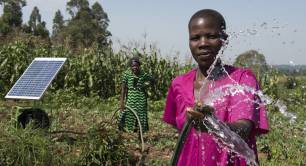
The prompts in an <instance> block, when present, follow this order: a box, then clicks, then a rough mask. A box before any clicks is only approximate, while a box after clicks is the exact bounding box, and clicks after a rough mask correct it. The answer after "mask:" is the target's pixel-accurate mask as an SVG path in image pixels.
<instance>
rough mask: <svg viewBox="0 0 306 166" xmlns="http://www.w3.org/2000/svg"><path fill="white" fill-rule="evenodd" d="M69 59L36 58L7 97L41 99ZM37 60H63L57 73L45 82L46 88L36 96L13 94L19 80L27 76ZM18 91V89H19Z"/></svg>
mask: <svg viewBox="0 0 306 166" xmlns="http://www.w3.org/2000/svg"><path fill="white" fill-rule="evenodd" d="M66 60H67V58H35V59H34V60H33V61H32V62H31V64H30V65H29V66H28V67H27V69H26V70H25V71H24V73H23V74H22V75H21V76H20V77H19V79H18V80H17V81H16V82H15V84H14V86H13V87H12V88H11V89H10V91H9V92H8V93H7V95H6V96H5V98H6V99H32V100H39V99H40V98H41V97H42V96H43V94H44V92H45V91H46V90H47V88H48V87H49V86H50V84H51V82H52V81H53V79H54V78H55V76H56V75H57V74H58V72H59V71H60V69H61V68H62V66H63V65H64V63H65V61H66ZM37 61H49V62H50V61H51V62H52V61H61V63H60V65H59V67H58V68H57V69H56V71H55V73H54V74H53V75H52V77H50V78H49V80H48V82H47V84H45V86H44V88H43V89H42V91H41V93H40V95H36V96H27V95H11V93H12V92H13V90H15V87H17V86H18V84H19V82H21V81H22V79H23V78H24V77H25V76H26V74H27V73H28V72H29V71H30V69H31V67H32V65H33V64H34V63H35V62H37ZM17 91H18V90H17Z"/></svg>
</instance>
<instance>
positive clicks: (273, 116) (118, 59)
mask: <svg viewBox="0 0 306 166" xmlns="http://www.w3.org/2000/svg"><path fill="white" fill-rule="evenodd" d="M42 54H44V55H49V56H52V57H67V58H68V62H67V63H66V64H65V65H64V68H63V69H62V71H61V72H60V73H59V75H58V76H57V77H56V79H55V80H54V82H53V83H52V85H51V87H50V88H49V89H48V90H47V92H46V93H45V95H44V96H43V98H42V100H40V101H35V102H34V101H25V100H20V101H17V100H6V99H4V96H5V94H6V93H7V92H8V90H9V89H10V87H11V86H12V85H13V83H14V82H15V81H16V79H17V78H19V76H20V74H22V72H23V71H24V69H25V68H26V66H27V65H28V64H29V63H30V61H31V60H32V59H33V58H34V57H38V56H39V55H42ZM130 56H132V53H131V51H129V50H125V51H122V52H119V53H113V52H112V51H110V50H109V51H107V50H106V51H103V52H99V51H97V50H85V51H84V52H81V53H80V55H78V56H75V55H73V54H72V53H71V52H69V51H67V50H65V49H61V48H52V49H51V50H48V49H43V48H36V49H29V48H28V46H27V45H26V43H22V42H15V43H11V44H8V45H5V46H2V47H1V48H0V76H1V80H0V94H1V100H0V156H1V157H0V165H42V166H45V165H135V164H136V165H137V164H140V165H141V164H144V165H167V164H168V163H169V160H170V158H171V155H172V153H173V150H174V146H175V144H176V140H177V138H178V133H177V131H176V129H174V128H173V127H171V126H168V125H166V124H165V123H163V122H162V120H161V116H162V113H163V108H164V104H165V95H166V93H167V88H168V85H169V84H170V81H171V79H172V78H174V77H175V76H176V75H178V74H180V73H183V72H185V71H187V70H188V69H190V68H191V64H185V65H179V63H178V62H177V61H176V60H175V59H166V58H161V56H160V55H159V54H158V52H156V51H155V50H154V49H151V50H146V51H143V52H141V53H140V56H141V58H143V61H144V62H145V63H144V64H143V69H144V70H147V71H148V72H150V73H152V75H153V77H155V78H156V79H157V80H158V82H157V88H156V89H149V127H150V131H149V132H147V133H144V135H143V139H144V151H143V152H142V151H141V146H142V145H141V142H140V141H139V136H138V135H137V134H136V133H132V132H125V133H123V132H120V131H119V130H118V127H117V125H118V122H117V117H118V112H117V109H118V103H119V101H118V100H119V87H120V77H121V73H122V72H123V70H124V69H125V68H126V66H125V64H126V60H127V59H128V57H130ZM258 79H259V81H260V83H261V87H262V89H263V92H264V93H265V94H266V95H268V96H270V97H271V98H272V99H273V100H274V102H272V103H271V104H270V105H267V109H268V117H269V121H270V132H269V134H267V135H263V136H260V137H258V143H257V144H258V152H259V158H260V163H261V165H271V166H272V165H273V166H274V165H300V166H302V165H305V164H306V157H305V156H306V147H305V146H306V124H305V123H306V122H305V121H306V119H305V117H306V111H305V110H306V93H305V91H306V89H305V86H306V85H305V82H306V76H303V75H300V76H286V75H283V74H280V73H278V72H271V73H268V74H266V75H265V76H264V77H263V76H262V77H260V76H259V78H258ZM292 85H293V86H292ZM278 99H279V100H281V101H282V102H283V103H284V104H285V105H286V106H287V111H288V112H290V113H294V114H296V117H297V118H296V121H295V122H293V123H290V122H289V120H290V119H289V118H288V117H286V116H284V115H283V114H282V113H280V111H279V109H278V108H277V107H276V106H275V105H274V104H275V101H276V100H278ZM27 107H36V108H40V109H43V110H44V111H45V112H47V114H48V116H49V118H50V124H51V125H50V127H49V128H48V129H32V126H31V125H28V126H27V127H26V128H25V129H23V128H21V127H20V126H19V125H18V124H17V117H18V115H19V114H20V110H21V109H22V108H27Z"/></svg>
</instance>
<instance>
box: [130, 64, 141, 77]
mask: <svg viewBox="0 0 306 166" xmlns="http://www.w3.org/2000/svg"><path fill="white" fill-rule="evenodd" d="M131 69H132V72H133V73H134V74H139V71H140V65H139V63H138V62H136V61H132V64H131Z"/></svg>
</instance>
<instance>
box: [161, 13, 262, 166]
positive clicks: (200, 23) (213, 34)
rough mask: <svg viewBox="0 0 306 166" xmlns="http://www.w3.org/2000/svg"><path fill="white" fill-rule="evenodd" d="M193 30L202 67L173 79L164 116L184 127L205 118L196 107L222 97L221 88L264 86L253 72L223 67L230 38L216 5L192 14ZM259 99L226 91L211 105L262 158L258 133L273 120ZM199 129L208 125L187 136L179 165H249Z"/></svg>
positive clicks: (194, 53)
mask: <svg viewBox="0 0 306 166" xmlns="http://www.w3.org/2000/svg"><path fill="white" fill-rule="evenodd" d="M188 29H189V47H190V50H191V53H192V56H193V58H194V60H195V61H196V62H197V64H198V67H197V68H196V69H193V70H191V71H189V72H188V73H186V74H183V75H180V76H178V77H176V78H175V79H174V80H173V81H172V83H171V86H170V88H169V91H168V96H167V101H166V106H165V111H164V115H163V120H164V121H165V122H166V123H169V124H171V125H173V126H174V127H176V128H177V129H178V130H179V131H181V129H182V127H183V125H184V123H185V122H186V120H187V119H188V118H193V119H197V118H198V117H201V118H203V116H205V115H203V114H201V115H199V113H198V112H196V111H194V110H193V109H192V108H194V106H195V103H198V102H202V104H203V101H205V100H208V96H209V95H216V94H217V92H220V89H221V92H224V93H226V92H228V91H227V90H226V87H230V85H233V86H237V85H241V86H244V87H251V88H253V89H255V90H258V88H259V86H258V83H257V81H256V78H255V76H254V74H253V73H252V72H251V71H250V70H247V69H242V68H236V67H232V66H227V65H225V66H222V65H221V61H220V59H218V58H217V55H218V53H219V51H220V50H221V48H222V46H223V45H224V44H225V42H226V39H227V35H226V33H225V29H226V25H225V20H224V18H223V16H222V15H221V14H220V13H218V12H217V11H215V10H211V9H204V10H200V11H198V12H196V13H195V14H194V15H193V16H192V17H191V19H190V21H189V24H188ZM211 69H212V70H211ZM208 73H210V74H209V75H208ZM204 80H209V81H208V84H206V85H203V82H204ZM204 86H205V87H204ZM203 88H206V89H207V90H206V92H207V94H201V93H200V92H201V89H203ZM218 90H219V91H218ZM210 99H211V98H210ZM253 101H258V99H257V97H256V95H255V94H253V93H251V92H249V91H245V93H237V94H235V95H232V94H227V95H224V96H222V95H221V96H220V98H219V99H218V98H217V99H216V100H213V101H212V102H211V105H210V106H211V107H212V109H213V110H214V111H213V113H214V114H215V116H216V117H217V118H218V119H219V120H221V121H223V122H225V123H226V124H227V125H228V126H229V127H230V129H231V130H233V131H234V132H236V133H237V134H239V135H240V136H241V137H242V138H244V139H245V141H246V143H247V144H248V145H249V147H250V148H251V149H252V150H253V151H254V153H255V154H256V157H257V152H256V139H255V136H256V135H258V134H262V133H266V132H267V131H268V120H267V117H266V111H265V108H264V107H263V105H261V104H259V105H258V104H257V103H258V102H253ZM204 103H205V102H204ZM207 103H209V102H208V101H207ZM195 128H197V129H195ZM198 128H203V126H201V125H200V126H197V125H195V126H194V128H192V130H191V131H190V133H189V135H188V136H187V138H186V141H185V143H184V146H183V148H182V151H181V153H180V157H179V160H178V165H181V166H189V165H190V166H197V165H198V166H199V165H204V166H215V165H216V166H217V165H218V166H224V165H235V166H238V165H239V166H240V165H241V166H243V165H247V164H246V161H245V159H244V158H243V157H239V156H237V155H235V154H234V153H231V152H229V151H228V150H226V149H224V148H223V147H222V146H221V145H219V144H217V143H216V140H215V139H214V136H212V135H211V134H209V133H207V131H205V130H198ZM257 160H258V159H257Z"/></svg>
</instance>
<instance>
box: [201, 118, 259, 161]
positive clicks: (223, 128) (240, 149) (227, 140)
mask: <svg viewBox="0 0 306 166" xmlns="http://www.w3.org/2000/svg"><path fill="white" fill-rule="evenodd" d="M203 124H204V125H205V126H206V128H207V129H208V132H209V133H212V134H213V135H214V136H215V138H216V139H217V141H216V142H218V140H220V141H221V142H222V144H221V146H225V147H227V148H228V149H229V150H230V151H233V152H235V153H237V154H238V155H240V156H242V157H244V158H245V159H246V160H247V162H248V165H256V166H257V165H258V164H257V162H256V156H255V154H254V152H253V150H252V149H251V148H250V147H249V146H248V144H247V143H246V142H244V141H243V139H242V138H241V137H240V136H239V135H238V134H236V133H235V132H233V131H232V130H231V129H230V128H229V127H228V126H227V125H226V124H225V123H224V122H222V121H219V120H218V119H217V118H216V117H215V116H214V115H211V116H205V117H204V119H203ZM219 145H220V144H219Z"/></svg>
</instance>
